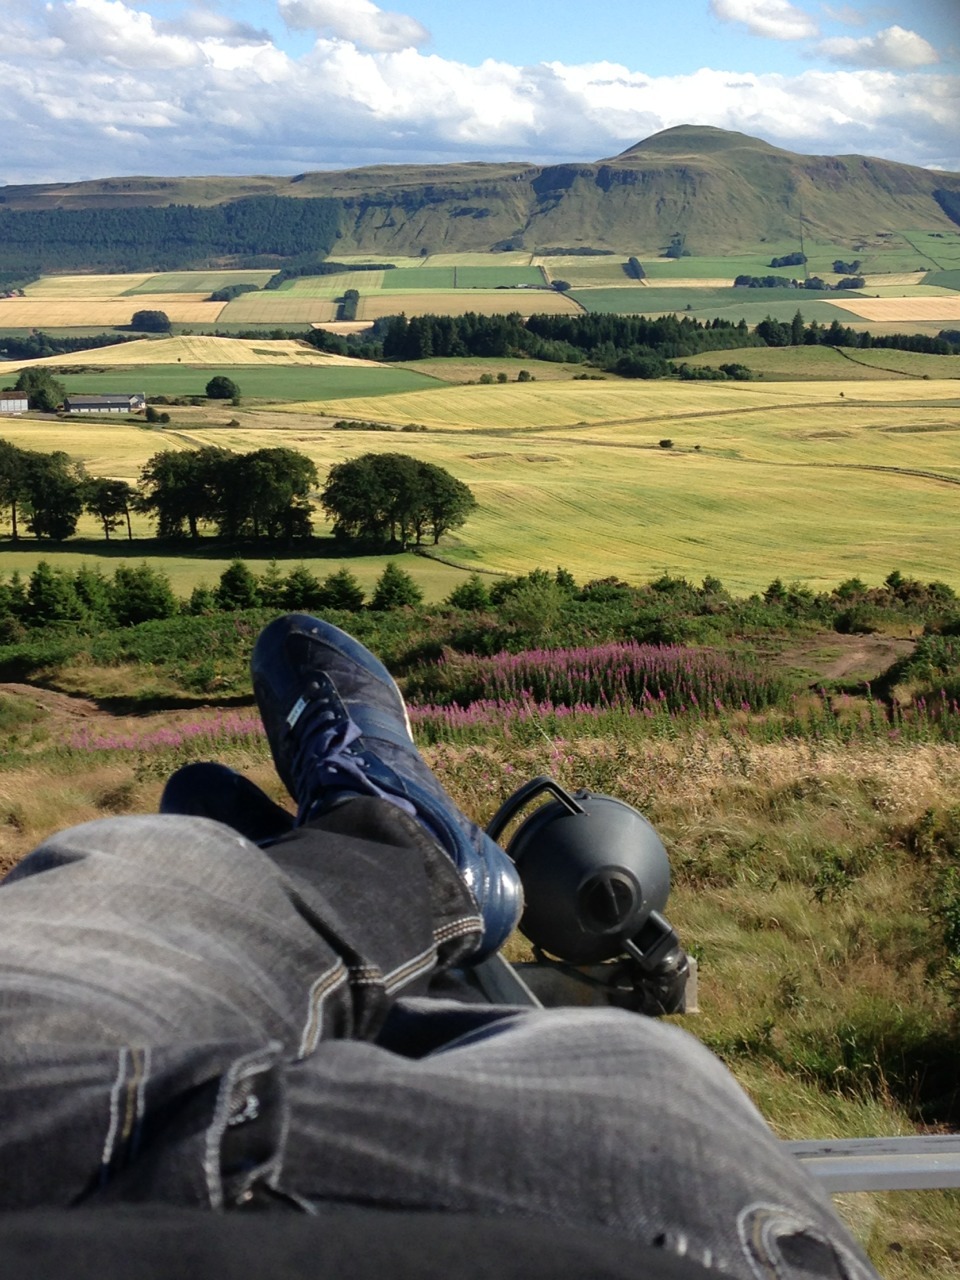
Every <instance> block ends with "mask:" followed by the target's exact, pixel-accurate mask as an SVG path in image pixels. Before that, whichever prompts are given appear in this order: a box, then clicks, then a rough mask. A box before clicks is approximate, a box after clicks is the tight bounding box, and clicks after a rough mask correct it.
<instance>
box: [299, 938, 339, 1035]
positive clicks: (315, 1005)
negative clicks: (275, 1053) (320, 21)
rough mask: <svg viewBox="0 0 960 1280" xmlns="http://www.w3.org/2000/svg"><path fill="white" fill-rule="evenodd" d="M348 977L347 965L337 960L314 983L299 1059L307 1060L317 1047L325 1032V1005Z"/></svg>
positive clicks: (311, 988) (311, 989)
mask: <svg viewBox="0 0 960 1280" xmlns="http://www.w3.org/2000/svg"><path fill="white" fill-rule="evenodd" d="M348 977H349V975H348V973H347V968H346V965H345V964H344V963H343V961H342V960H337V962H336V964H334V965H331V967H330V968H329V969H326V970H325V971H324V972H323V973H321V974H320V976H319V977H318V978H317V979H315V981H314V982H313V983H312V985H311V987H310V994H309V1005H308V1009H307V1018H306V1021H305V1022H304V1024H303V1031H302V1033H301V1036H300V1047H299V1049H298V1050H297V1056H298V1057H300V1058H305V1057H306V1056H307V1055H308V1054H309V1053H312V1052H313V1050H314V1049H315V1048H316V1047H317V1043H318V1041H319V1040H320V1036H321V1033H322V1030H323V1005H324V1003H325V1001H326V999H327V997H328V996H329V995H330V994H331V993H332V992H334V991H337V990H339V988H340V987H342V986H343V985H344V983H346V982H347V980H348Z"/></svg>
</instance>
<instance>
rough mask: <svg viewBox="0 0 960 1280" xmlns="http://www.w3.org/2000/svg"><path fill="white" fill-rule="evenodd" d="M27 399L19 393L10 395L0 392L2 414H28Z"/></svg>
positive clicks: (0, 411) (0, 412) (0, 410)
mask: <svg viewBox="0 0 960 1280" xmlns="http://www.w3.org/2000/svg"><path fill="white" fill-rule="evenodd" d="M26 412H27V397H26V396H23V395H20V393H19V392H14V393H12V394H11V393H10V392H9V391H8V392H0V414H2V413H26Z"/></svg>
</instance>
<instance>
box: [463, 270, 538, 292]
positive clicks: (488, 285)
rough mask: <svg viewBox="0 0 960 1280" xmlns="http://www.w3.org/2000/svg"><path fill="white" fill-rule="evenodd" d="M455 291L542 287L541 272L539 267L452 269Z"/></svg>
mask: <svg viewBox="0 0 960 1280" xmlns="http://www.w3.org/2000/svg"><path fill="white" fill-rule="evenodd" d="M453 283H454V287H455V288H457V289H514V288H517V287H518V286H519V285H525V284H529V285H533V286H534V287H542V286H543V284H544V279H543V272H542V271H541V270H540V268H539V267H500V266H497V267H471V266H463V267H454V280H453Z"/></svg>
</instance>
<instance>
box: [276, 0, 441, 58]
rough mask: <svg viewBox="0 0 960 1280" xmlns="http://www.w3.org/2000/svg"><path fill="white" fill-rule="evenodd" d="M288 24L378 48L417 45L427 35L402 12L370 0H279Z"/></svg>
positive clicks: (419, 44)
mask: <svg viewBox="0 0 960 1280" xmlns="http://www.w3.org/2000/svg"><path fill="white" fill-rule="evenodd" d="M279 3H280V13H281V16H282V17H283V20H284V22H286V24H287V26H289V27H292V28H293V29H294V30H296V31H317V32H319V33H320V34H321V35H330V36H335V37H337V38H339V39H341V40H348V41H350V42H351V43H352V44H358V45H361V46H362V47H363V48H365V49H376V50H380V51H381V52H385V51H387V50H395V49H411V48H413V49H416V48H420V47H421V46H422V45H424V44H426V42H427V41H428V40H429V39H430V33H429V31H427V29H426V27H423V26H421V25H420V23H419V22H417V20H416V18H411V17H408V16H407V14H405V13H388V12H387V11H386V10H384V9H380V8H378V7H377V6H376V5H375V4H373V3H372V2H371V0H279Z"/></svg>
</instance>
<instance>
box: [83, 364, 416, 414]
mask: <svg viewBox="0 0 960 1280" xmlns="http://www.w3.org/2000/svg"><path fill="white" fill-rule="evenodd" d="M105 368H106V369H107V372H105V373H101V372H100V371H99V369H98V368H97V366H93V367H91V369H89V370H88V371H86V372H83V373H63V374H62V375H58V377H59V380H60V381H61V382H62V383H63V385H64V386H65V387H66V389H67V391H68V392H72V393H73V394H74V395H78V394H98V393H101V392H103V391H104V389H105V388H104V382H105V380H106V381H107V383H108V387H107V390H114V389H116V388H117V387H121V389H126V388H128V387H129V388H132V389H133V390H135V391H142V392H144V394H145V395H146V396H147V397H150V396H161V395H162V396H202V395H203V394H204V390H205V388H206V385H207V383H208V382H209V380H210V376H211V373H212V371H213V370H212V367H209V366H208V367H206V368H199V367H194V368H191V367H190V366H188V365H185V364H171V365H163V364H145V365H120V364H114V365H109V366H105ZM230 370H231V376H232V377H233V378H234V380H235V381H236V382H237V384H238V385H239V387H240V391H241V394H242V396H243V397H244V399H245V400H248V401H249V400H266V401H269V402H273V401H281V400H287V401H298V402H299V401H303V400H308V399H315V398H316V397H317V396H318V395H320V396H331V397H337V398H338V399H343V398H345V397H348V396H350V397H352V396H369V395H370V394H371V393H372V394H373V395H375V396H376V395H377V394H378V393H379V394H380V395H396V394H398V393H402V392H408V391H416V390H420V389H422V388H423V387H429V386H432V385H434V379H432V378H429V377H427V376H426V375H425V374H422V373H414V372H413V371H412V370H410V369H399V368H395V367H393V366H388V365H372V366H371V365H361V366H360V367H359V368H357V367H354V366H351V364H350V363H349V362H347V361H342V362H339V363H337V364H328V365H322V364H320V363H319V362H316V366H315V367H311V366H310V365H309V364H304V365H280V364H269V363H267V364H260V365H250V366H242V365H232V366H230ZM228 407H229V406H228Z"/></svg>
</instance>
